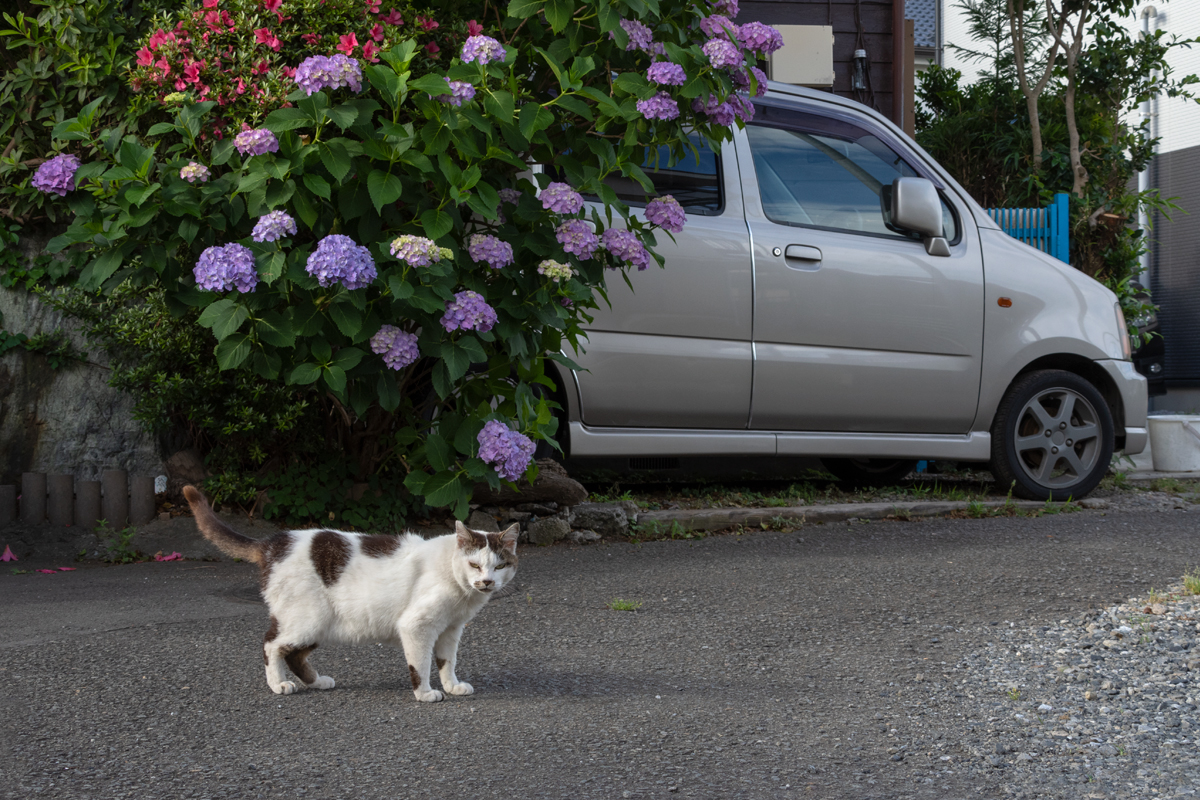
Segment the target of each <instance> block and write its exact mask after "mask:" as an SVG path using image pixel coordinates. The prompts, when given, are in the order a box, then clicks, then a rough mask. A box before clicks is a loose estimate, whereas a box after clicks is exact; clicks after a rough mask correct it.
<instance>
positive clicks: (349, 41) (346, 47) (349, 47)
mask: <svg viewBox="0 0 1200 800" xmlns="http://www.w3.org/2000/svg"><path fill="white" fill-rule="evenodd" d="M338 41H339V42H341V44H339V45H338V46H337V49H338V50H341V51H342V52H343V53H345V54H346V55H348V56H349V55H354V48H356V47H358V37H357V36H355V35H354V34H353V33H347V34H346V35H345V36H342V37H341V38H340V39H338Z"/></svg>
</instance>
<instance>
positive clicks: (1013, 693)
mask: <svg viewBox="0 0 1200 800" xmlns="http://www.w3.org/2000/svg"><path fill="white" fill-rule="evenodd" d="M1008 699H1009V700H1011V701H1012V702H1014V703H1015V702H1017V701H1018V700H1020V699H1021V690H1020V689H1019V688H1017V687H1016V686H1010V687H1008Z"/></svg>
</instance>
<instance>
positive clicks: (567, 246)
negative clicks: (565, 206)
mask: <svg viewBox="0 0 1200 800" xmlns="http://www.w3.org/2000/svg"><path fill="white" fill-rule="evenodd" d="M554 236H555V238H556V239H558V243H559V244H561V245H562V246H563V250H566V251H567V252H568V253H572V254H574V255H576V256H579V258H580V259H584V260H586V259H589V258H591V257H592V254H593V253H595V252H596V248H597V247H599V246H600V237H598V236H597V235H596V234H595V232H594V231H593V230H592V226H590V225H588V224H587V223H586V222H584V221H583V220H581V219H569V220H567V221H566V222H564V223H563V224H562V225H559V226H558V230H557V231H555V233H554Z"/></svg>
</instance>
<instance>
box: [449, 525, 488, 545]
mask: <svg viewBox="0 0 1200 800" xmlns="http://www.w3.org/2000/svg"><path fill="white" fill-rule="evenodd" d="M454 532H455V533H457V534H458V549H459V550H480V549H482V548H484V547H487V538H486V537H484V536H482V535H480V534H478V533H476V532H475V531H473V530H471V529H470V528H468V527H467V526H466V525H463V524H462V521H461V520H455V521H454Z"/></svg>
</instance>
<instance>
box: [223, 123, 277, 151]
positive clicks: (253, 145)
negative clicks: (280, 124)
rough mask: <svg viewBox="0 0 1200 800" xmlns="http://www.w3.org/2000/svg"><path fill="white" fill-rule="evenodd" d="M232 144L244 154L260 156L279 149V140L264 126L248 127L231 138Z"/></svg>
mask: <svg viewBox="0 0 1200 800" xmlns="http://www.w3.org/2000/svg"><path fill="white" fill-rule="evenodd" d="M233 146H234V147H236V148H237V151H238V152H239V153H241V154H242V155H244V156H261V155H262V154H263V153H275V152H278V151H279V140H278V139H276V138H275V134H273V133H271V132H270V131H269V130H267V129H266V128H249V129H247V130H244V131H242V132H241V133H239V134H238V135H237V136H236V137H234V140H233Z"/></svg>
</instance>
